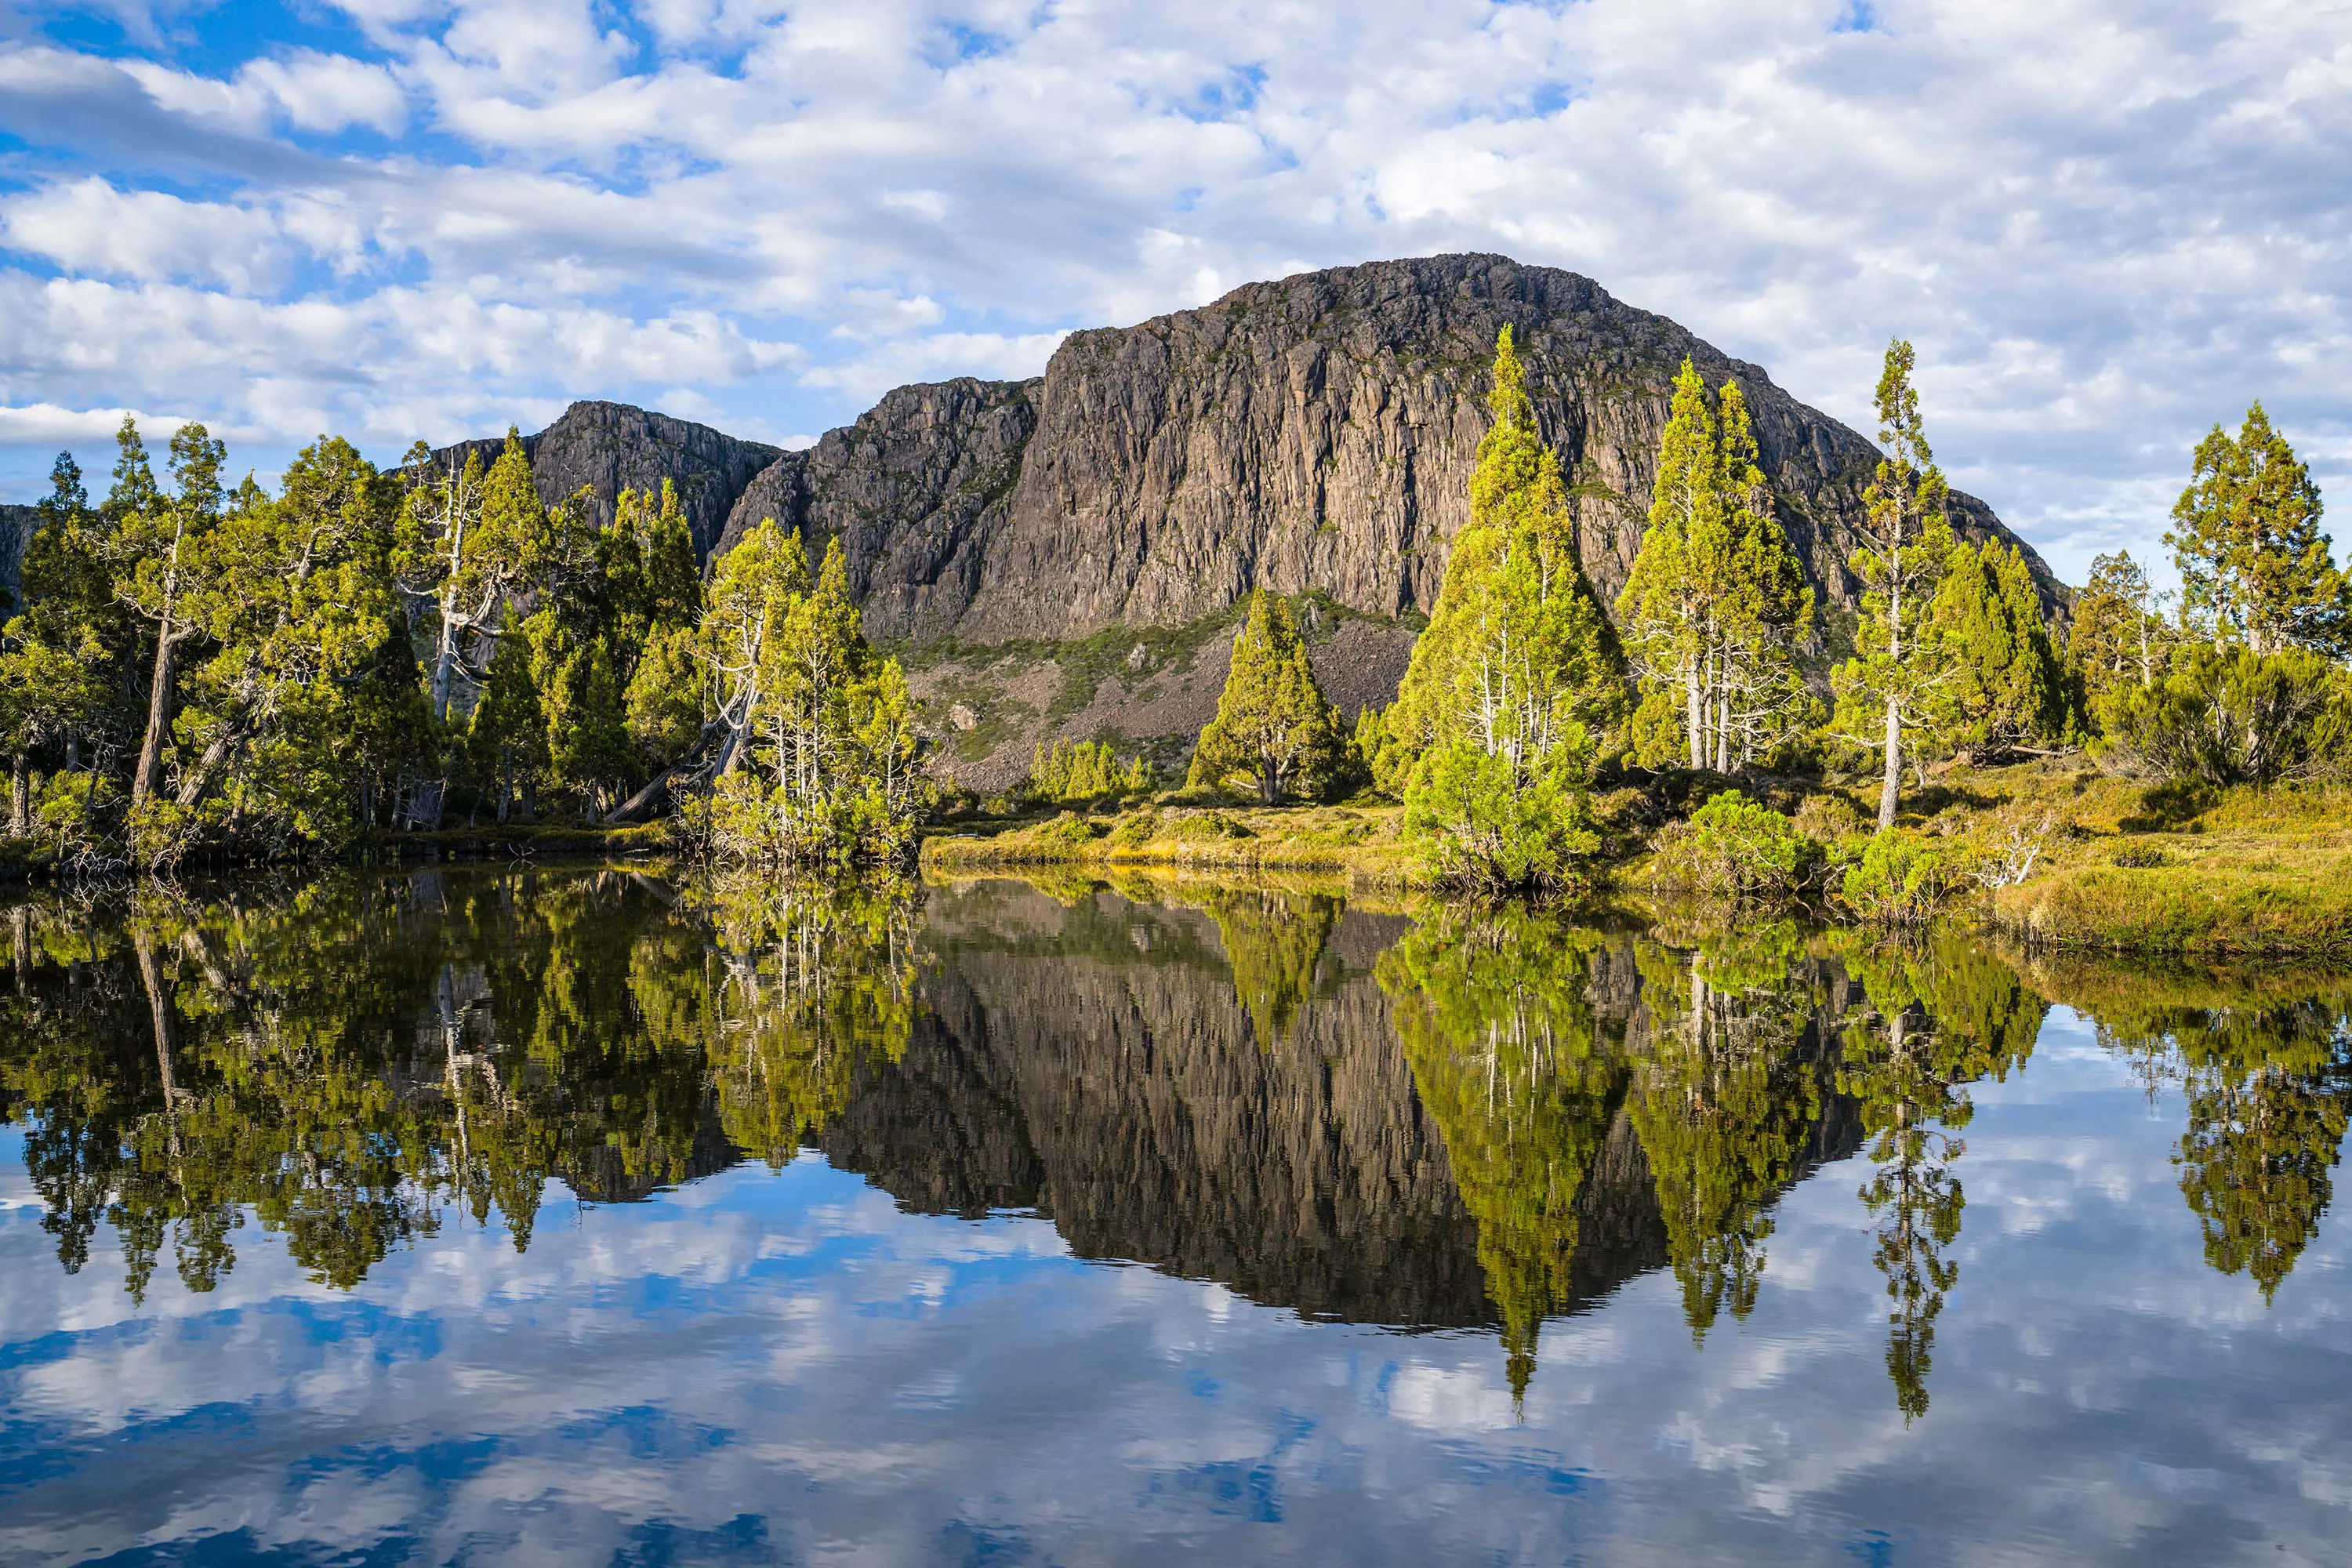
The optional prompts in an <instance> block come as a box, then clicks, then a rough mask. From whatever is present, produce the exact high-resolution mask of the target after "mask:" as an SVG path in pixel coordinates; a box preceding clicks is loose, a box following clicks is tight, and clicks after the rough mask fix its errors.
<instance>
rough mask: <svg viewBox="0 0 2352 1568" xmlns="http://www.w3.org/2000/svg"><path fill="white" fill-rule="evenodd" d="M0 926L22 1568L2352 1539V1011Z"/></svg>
mask: <svg viewBox="0 0 2352 1568" xmlns="http://www.w3.org/2000/svg"><path fill="white" fill-rule="evenodd" d="M12 938H13V943H12V945H13V960H14V968H13V984H9V982H8V981H7V980H6V979H5V978H0V1005H4V1006H5V1008H6V1009H7V1016H6V1018H5V1024H0V1561H5V1562H8V1563H51V1562H59V1563H62V1562H79V1561H89V1560H96V1561H107V1562H121V1563H148V1562H189V1561H195V1562H221V1563H227V1562H245V1561H265V1562H270V1563H289V1564H291V1563H329V1562H332V1563H443V1562H471V1563H508V1562H549V1563H559V1562H560V1563H602V1562H615V1563H689V1562H691V1563H772V1562H787V1563H798V1562H813V1561H845V1562H858V1563H980V1562H988V1563H1108V1562H1120V1563H1150V1562H1163V1561H1164V1562H1179V1561H1181V1562H1200V1561H1213V1562H1220V1563H1255V1562H1274V1563H1280V1562H1331V1563H1391V1562H1392V1563H1412V1564H1428V1563H1457V1562H1458V1563H1713V1562H1739V1563H1766V1562H1772V1563H1778V1562H1790V1563H2031V1562H2048V1563H2145V1562H2158V1561H2167V1562H2181V1563H2221V1562H2231V1561H2236V1562H2245V1563H2273V1564H2275V1563H2342V1562H2345V1561H2347V1556H2352V1332H2347V1330H2352V1311H2348V1310H2347V1307H2352V1294H2347V1284H2352V1280H2347V1271H2346V1258H2347V1251H2352V1239H2347V1227H2346V1226H2345V1224H2344V1222H2343V1219H2342V1216H2341V1215H2337V1214H2336V1213H2334V1212H2332V1210H2331V1197H2332V1187H2331V1184H2332V1181H2333V1179H2334V1175H2335V1169H2336V1160H2337V1157H2338V1153H2339V1151H2340V1147H2341V1144H2342V1142H2343V1137H2344V1131H2345V1121H2346V1110H2347V1104H2352V1021H2347V1011H2348V1010H2352V981H2347V980H2338V979H2336V978H2334V977H2331V976H2327V975H2296V974H2287V973H2277V972H2275V971H2265V972H2263V973H2234V974H2233V973H2190V972H2185V971H2164V972H2148V971H2132V970H2125V969H2117V968H2113V967H2101V966H2095V965H2085V964H2053V963H2027V962H2023V961H2011V960H2008V959H2004V958H2003V957H2002V956H2001V955H2000V954H1997V953H1995V952H1990V951H1986V950H1983V949H1980V948H1977V947H1973V946H1970V945H1968V944H1965V943H1960V942H1939V943H1933V944H1928V945H1926V946H1922V947H1917V948H1913V949H1908V950H1891V951H1890V950H1876V951H1874V950H1873V949H1871V948H1870V947H1868V946H1866V945H1864V944H1862V943H1859V942H1855V941H1853V940H1852V939H1850V938H1846V937H1842V936H1839V935H1837V934H1835V933H1822V932H1818V931H1801V930H1799V929H1797V928H1794V927H1776V926H1773V925H1771V924H1769V922H1759V921H1748V922H1745V923H1744V924H1743V925H1742V926H1741V927H1740V928H1739V929H1736V930H1732V931H1720V930H1717V931H1709V930H1707V929H1706V927H1705V926H1704V925H1703V924H1695V925H1694V926H1693V927H1692V928H1691V929H1689V930H1686V931H1595V930H1590V929H1581V928H1580V927H1578V926H1576V925H1574V924H1572V923H1570V922H1567V921H1560V920H1556V919H1546V918H1542V917H1538V916H1533V915H1528V914H1510V915H1499V916H1488V917H1485V918H1482V919H1475V920H1474V919H1471V918H1468V917H1465V916H1462V915H1453V916H1447V915H1444V914H1438V915H1432V916H1429V917H1428V918H1425V919H1422V920H1418V921H1416V920H1415V919H1413V918H1411V917H1410V916H1409V915H1407V914H1405V913H1402V912H1398V911H1396V910H1393V909H1391V908H1386V907H1366V906H1364V905H1362V904H1358V905H1355V906H1352V907H1351V906H1350V905H1349V904H1348V903H1347V902H1346V901H1345V900H1341V899H1339V898H1337V897H1331V896H1325V895H1322V894H1318V893H1313V892H1310V891H1297V890H1279V889H1265V888H1258V889H1216V888H1211V887H1205V886H1189V885H1188V886H1175V885H1160V886H1133V887H1126V888H1124V889H1119V890H1114V889H1109V888H1102V887H1093V888H1090V887H1088V886H1087V885H1085V884H1083V883H1074V884H1070V885H1068V886H1056V887H1052V888H1045V889H1041V888H1037V887H1032V886H1029V885H1026V884H1022V883H1014V882H985V883H977V884H971V885H967V886H961V887H954V888H932V889H928V890H927V891H926V892H924V893H922V894H919V895H914V896H885V895H875V894H854V893H839V892H833V893H805V894H791V895H787V894H782V893H779V892H776V891H775V890H772V889H771V890H769V891H767V892H764V893H761V892H754V891H751V890H746V889H711V888H709V887H705V886H700V885H698V884H695V883H693V882H691V881H670V880H663V879H657V878H655V877H650V876H645V875H638V874H633V873H627V872H617V871H609V870H607V871H593V870H555V871H547V872H534V871H520V872H512V873H506V872H489V871H481V872H471V871H467V872H459V871H454V870H452V871H440V872H432V873H423V874H417V875H414V876H408V877H364V876H352V877H345V878H336V879H327V880H322V881H317V882H312V883H309V884H305V885H291V884H289V885H283V886H280V885H261V884H242V885H237V886H235V887H228V888H215V889H189V890H186V891H184V892H175V893H171V894H166V893H164V892H163V891H161V890H157V889H148V890H146V891H144V892H142V893H140V894H139V895H138V896H136V897H135V898H120V899H116V900H100V901H98V902H95V903H79V904H78V903H60V902H57V901H39V902H35V903H29V904H26V905H23V906H21V907H18V908H16V909H13V910H5V911H0V942H10V940H11V939H12Z"/></svg>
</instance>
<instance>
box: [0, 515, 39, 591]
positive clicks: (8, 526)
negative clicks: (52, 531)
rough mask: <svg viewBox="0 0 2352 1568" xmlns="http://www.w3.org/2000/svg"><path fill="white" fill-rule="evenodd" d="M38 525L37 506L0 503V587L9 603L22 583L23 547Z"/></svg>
mask: <svg viewBox="0 0 2352 1568" xmlns="http://www.w3.org/2000/svg"><path fill="white" fill-rule="evenodd" d="M40 525H41V509H40V508H38V507H33V506H12V505H0V588H5V589H6V590H7V592H8V596H9V599H10V600H11V602H13V601H14V600H15V599H16V591H17V589H19V588H20V587H22V586H23V585H24V580H25V547H26V545H28V544H30V543H31V542H33V531H34V530H35V529H37V528H38V527H39V526H40Z"/></svg>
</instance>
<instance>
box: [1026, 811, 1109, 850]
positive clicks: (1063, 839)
mask: <svg viewBox="0 0 2352 1568" xmlns="http://www.w3.org/2000/svg"><path fill="white" fill-rule="evenodd" d="M1030 837H1033V838H1034V840H1035V841H1036V842H1038V843H1039V844H1091V843H1093V842H1094V837H1095V828H1094V824H1092V823H1090V822H1088V821H1087V819H1086V818H1085V817H1083V816H1079V815H1078V814H1077V813H1076V812H1074V811H1066V812H1064V813H1062V815H1061V816H1056V817H1055V818H1054V820H1053V821H1051V822H1041V823H1039V824H1038V825H1037V826H1035V827H1034V829H1032V830H1031V834H1030Z"/></svg>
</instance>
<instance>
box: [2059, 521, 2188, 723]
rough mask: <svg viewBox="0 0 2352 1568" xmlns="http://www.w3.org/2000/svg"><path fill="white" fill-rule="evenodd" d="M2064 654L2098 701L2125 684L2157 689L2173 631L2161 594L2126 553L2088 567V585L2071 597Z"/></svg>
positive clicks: (2086, 690) (2101, 558)
mask: <svg viewBox="0 0 2352 1568" xmlns="http://www.w3.org/2000/svg"><path fill="white" fill-rule="evenodd" d="M2162 612H2163V595H2160V594H2158V592H2157V589H2156V587H2155V585H2154V584H2151V583H2150V582H2149V581H2148V579H2147V572H2146V571H2144V570H2143V569H2142V568H2141V566H2140V564H2139V563H2137V561H2134V560H2133V559H2132V558H2131V552H2130V551H2128V550H2126V551H2122V552H2118V553H2116V554H2114V555H2101V556H2098V557H2096V558H2095V559H2094V560H2093V561H2092V563H2091V577H2090V581H2089V582H2087V583H2085V584H2084V585H2083V591H2082V592H2081V593H2079V594H2077V595H2074V617H2073V620H2072V621H2071V622H2070V624H2069V626H2068V630H2067V637H2066V652H2067V655H2068V657H2069V658H2071V659H2072V660H2073V661H2074V668H2075V669H2076V671H2077V672H2078V673H2079V674H2080V676H2081V678H2082V681H2083V688H2084V694H2085V695H2086V696H2087V697H2088V698H2089V699H2090V700H2092V701H2093V702H2096V701H2097V700H2100V699H2101V698H2104V697H2105V696H2106V695H2107V693H2108V692H2109V691H2111V690H2113V689H2115V688H2116V687H2118V686H2121V685H2124V684H2126V683H2129V684H2132V685H2137V686H2141V687H2148V686H2153V685H2155V684H2156V679H2157V677H2158V676H2159V675H2161V674H2163V673H2164V669H2165V667H2166V665H2167V664H2168V661H2169V659H2170V657H2171V648H2172V643H2173V635H2172V628H2171V627H2170V626H2168V625H2167V624H2166V622H2165V620H2164V616H2163V613H2162Z"/></svg>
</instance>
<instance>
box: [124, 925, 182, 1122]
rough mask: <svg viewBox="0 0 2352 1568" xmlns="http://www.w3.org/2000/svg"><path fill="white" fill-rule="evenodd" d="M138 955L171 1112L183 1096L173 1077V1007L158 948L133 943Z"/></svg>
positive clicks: (158, 1064)
mask: <svg viewBox="0 0 2352 1568" xmlns="http://www.w3.org/2000/svg"><path fill="white" fill-rule="evenodd" d="M131 945H132V947H133V948H134V949H135V950H136V951H137V952H138V955H139V979H140V982H141V984H142V985H144V987H145V988H146V992H147V1016H148V1019H149V1021H150V1022H151V1023H152V1025H153V1026H154V1029H155V1067H156V1070H157V1072H158V1073H159V1074H160V1075H161V1076H162V1078H163V1104H164V1106H165V1107H166V1108H167V1109H168V1108H169V1107H171V1106H172V1105H173V1103H174V1102H175V1101H176V1100H178V1099H179V1095H180V1089H179V1085H178V1084H177V1083H175V1082H174V1081H173V1077H172V1004H171V999H170V997H169V996H168V995H166V994H165V991H164V985H163V971H162V969H161V967H160V966H159V965H158V964H157V963H156V962H155V944H154V943H153V942H150V941H148V940H147V939H146V938H145V937H140V938H138V939H137V940H135V941H134V942H132V943H131Z"/></svg>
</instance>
